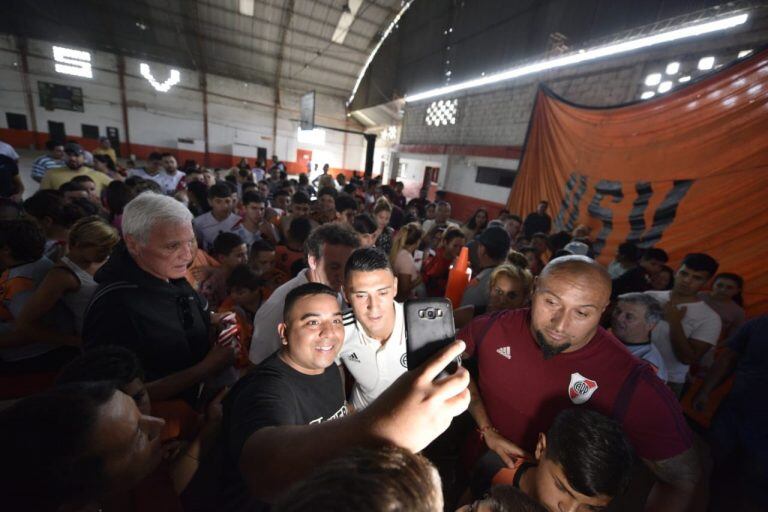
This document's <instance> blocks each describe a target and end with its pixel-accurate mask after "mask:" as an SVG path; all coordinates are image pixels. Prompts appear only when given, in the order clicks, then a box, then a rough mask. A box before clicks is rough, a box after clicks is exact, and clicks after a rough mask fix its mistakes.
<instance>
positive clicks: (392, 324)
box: [336, 247, 408, 410]
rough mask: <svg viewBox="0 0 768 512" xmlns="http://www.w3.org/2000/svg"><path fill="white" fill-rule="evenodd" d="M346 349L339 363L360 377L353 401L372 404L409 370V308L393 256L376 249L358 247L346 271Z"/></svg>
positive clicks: (353, 393) (356, 405)
mask: <svg viewBox="0 0 768 512" xmlns="http://www.w3.org/2000/svg"><path fill="white" fill-rule="evenodd" d="M343 292H344V297H345V298H346V301H347V302H348V303H349V304H350V305H351V306H352V309H351V310H349V311H347V312H345V314H344V317H343V318H344V331H345V336H344V346H343V347H342V349H341V351H340V352H339V355H338V357H337V359H336V362H337V363H339V364H340V363H344V365H345V366H346V367H347V370H349V373H351V374H352V376H353V377H354V378H355V385H354V387H353V388H352V397H351V402H352V405H353V406H354V407H355V409H356V410H360V409H363V408H365V407H366V406H368V405H369V404H370V403H371V402H372V401H373V400H374V399H375V398H376V397H378V396H379V395H380V394H381V393H382V392H384V390H386V389H387V388H388V387H389V386H390V385H391V384H392V383H393V382H394V381H395V380H396V379H397V378H398V377H400V375H402V374H403V373H405V372H406V371H407V370H408V362H407V359H406V345H405V320H404V313H403V305H402V304H401V303H399V302H395V295H396V294H397V278H396V277H395V275H394V273H393V272H392V266H391V265H390V262H389V258H388V257H387V255H386V254H384V252H383V251H382V250H381V249H377V248H374V247H369V248H363V249H357V250H356V251H355V252H353V253H352V255H351V256H350V257H349V259H348V260H347V264H346V266H345V268H344V287H343Z"/></svg>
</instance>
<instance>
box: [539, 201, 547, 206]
mask: <svg viewBox="0 0 768 512" xmlns="http://www.w3.org/2000/svg"><path fill="white" fill-rule="evenodd" d="M539 204H545V205H547V206H549V201H547V200H546V199H542V200H541V201H539Z"/></svg>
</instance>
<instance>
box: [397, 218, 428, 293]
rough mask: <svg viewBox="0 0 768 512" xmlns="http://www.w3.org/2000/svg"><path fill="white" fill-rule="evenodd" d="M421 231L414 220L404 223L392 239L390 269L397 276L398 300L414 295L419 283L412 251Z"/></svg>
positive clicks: (421, 233) (416, 244)
mask: <svg viewBox="0 0 768 512" xmlns="http://www.w3.org/2000/svg"><path fill="white" fill-rule="evenodd" d="M422 235H423V232H422V231H421V227H419V225H418V224H417V223H415V222H411V223H410V224H406V225H405V226H403V227H402V228H400V231H398V232H397V234H396V235H395V238H394V240H393V241H392V250H391V251H390V252H389V260H390V261H391V262H392V269H393V270H394V272H395V276H397V296H396V297H395V299H396V300H398V301H404V300H407V299H410V298H412V297H414V296H415V295H416V294H415V292H416V287H417V286H418V285H419V284H421V275H420V274H419V268H418V266H417V265H416V261H415V260H414V258H413V253H414V252H415V251H416V249H417V248H418V247H419V243H420V242H421V237H422Z"/></svg>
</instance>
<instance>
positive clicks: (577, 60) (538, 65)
mask: <svg viewBox="0 0 768 512" xmlns="http://www.w3.org/2000/svg"><path fill="white" fill-rule="evenodd" d="M748 17H749V15H748V14H737V15H734V16H729V17H727V18H720V19H717V20H713V21H705V22H702V23H697V24H695V25H689V26H685V27H681V28H677V29H672V30H667V31H664V32H659V33H657V34H653V35H650V36H645V37H639V38H637V39H630V40H628V41H624V42H621V43H615V44H610V45H606V46H598V47H596V48H592V49H590V50H586V51H585V50H581V51H579V52H575V53H570V54H567V55H563V56H561V57H556V58H554V59H548V60H542V61H538V62H534V63H531V64H524V65H522V66H517V67H514V68H511V69H508V70H506V71H501V72H499V73H494V74H492V75H488V76H485V77H482V78H475V79H473V80H467V81H465V82H460V83H457V84H453V85H448V86H445V87H438V88H436V89H431V90H428V91H424V92H421V93H417V94H412V95H408V96H406V97H405V101H406V102H413V101H420V100H425V99H427V98H434V97H435V96H442V95H444V94H450V93H454V92H457V91H463V90H466V89H472V88H475V87H481V86H484V85H489V84H494V83H497V82H501V81H504V80H510V79H512V78H520V77H523V76H528V75H533V74H536V73H540V72H542V71H547V70H550V69H558V68H563V67H566V66H572V65H574V64H582V63H585V62H590V61H593V60H597V59H602V58H605V57H611V56H615V55H620V54H623V53H627V52H631V51H634V50H640V49H642V48H649V47H651V46H656V45H660V44H665V43H670V42H672V41H678V40H681V39H688V38H691V37H696V36H701V35H704V34H709V33H712V32H719V31H721V30H727V29H729V28H733V27H737V26H739V25H742V24H744V23H745V22H746V21H747V18H748Z"/></svg>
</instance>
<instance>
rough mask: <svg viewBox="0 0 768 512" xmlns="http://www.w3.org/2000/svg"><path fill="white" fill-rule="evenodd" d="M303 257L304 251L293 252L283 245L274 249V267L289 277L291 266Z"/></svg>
mask: <svg viewBox="0 0 768 512" xmlns="http://www.w3.org/2000/svg"><path fill="white" fill-rule="evenodd" d="M303 257H304V251H294V250H292V249H289V248H288V247H287V246H285V245H278V246H277V247H275V267H276V268H277V269H278V270H280V271H281V272H284V273H285V274H287V275H289V276H291V275H293V274H292V273H291V266H292V265H293V264H294V263H295V262H296V261H298V260H300V259H302V258H303Z"/></svg>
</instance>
